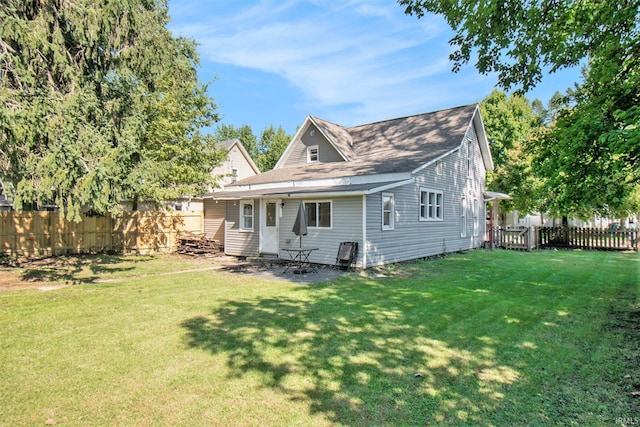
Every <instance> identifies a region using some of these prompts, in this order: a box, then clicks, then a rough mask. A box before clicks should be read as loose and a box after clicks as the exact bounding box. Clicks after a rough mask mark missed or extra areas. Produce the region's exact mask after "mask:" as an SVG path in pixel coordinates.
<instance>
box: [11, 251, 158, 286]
mask: <svg viewBox="0 0 640 427" xmlns="http://www.w3.org/2000/svg"><path fill="white" fill-rule="evenodd" d="M151 258H152V257H151V256H139V257H135V258H132V257H125V256H118V255H108V254H98V255H77V256H57V257H50V258H43V259H39V260H35V261H31V262H28V263H24V264H22V265H21V267H22V269H23V272H22V274H21V279H22V280H23V281H25V282H62V283H72V284H88V283H95V282H96V281H97V280H99V279H100V278H101V277H103V276H105V275H109V274H113V273H118V272H125V271H131V270H133V269H134V268H135V265H132V263H133V264H135V263H141V262H146V261H149V259H151ZM125 262H126V263H125Z"/></svg>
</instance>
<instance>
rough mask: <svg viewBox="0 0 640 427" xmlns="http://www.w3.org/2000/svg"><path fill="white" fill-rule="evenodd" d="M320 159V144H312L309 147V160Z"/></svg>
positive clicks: (309, 161)
mask: <svg viewBox="0 0 640 427" xmlns="http://www.w3.org/2000/svg"><path fill="white" fill-rule="evenodd" d="M318 160H320V157H319V152H318V146H317V145H312V146H310V147H307V162H308V163H313V162H317V161H318Z"/></svg>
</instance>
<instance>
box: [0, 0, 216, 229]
mask: <svg viewBox="0 0 640 427" xmlns="http://www.w3.org/2000/svg"><path fill="white" fill-rule="evenodd" d="M168 19H169V18H168V14H167V5H166V1H164V0H119V1H115V0H78V1H74V2H62V1H47V2H43V1H35V0H32V1H17V0H8V1H5V2H3V3H2V5H0V22H1V23H2V25H0V179H1V180H3V181H10V182H13V183H15V184H16V186H15V187H16V194H15V196H16V198H15V205H16V207H17V208H21V207H22V206H24V205H27V204H29V203H33V202H35V203H39V204H40V203H44V202H46V201H53V202H54V203H56V204H57V205H58V206H60V207H61V209H62V210H63V211H64V212H65V213H66V216H67V217H68V218H69V219H75V220H79V219H80V216H79V213H80V211H81V210H82V209H91V210H92V211H94V212H97V213H100V214H104V213H107V212H110V213H111V214H117V213H118V212H120V210H121V209H122V207H121V201H122V200H123V199H126V198H131V199H134V200H136V199H138V198H141V199H145V200H149V201H161V200H166V199H170V198H175V197H178V196H180V195H185V194H193V193H198V192H201V191H205V190H206V188H207V187H208V186H209V185H210V184H211V182H210V181H211V176H210V174H209V171H210V169H211V167H213V166H214V165H215V164H216V163H219V162H220V160H221V159H222V154H221V153H220V152H219V151H217V150H215V146H214V141H213V138H211V137H207V136H205V135H203V134H202V133H201V132H200V130H199V129H200V128H201V127H203V126H209V125H211V124H213V123H214V122H215V121H217V115H216V114H215V109H216V106H215V104H214V103H213V100H212V99H211V98H210V97H209V96H208V95H207V94H206V89H207V88H206V86H204V85H201V84H199V83H198V81H197V76H196V66H197V64H198V57H197V54H196V51H195V44H194V43H193V42H192V41H190V40H187V39H184V38H175V37H173V36H172V35H171V33H170V32H169V31H168V30H167V29H166V24H167V23H168Z"/></svg>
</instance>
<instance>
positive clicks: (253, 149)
mask: <svg viewBox="0 0 640 427" xmlns="http://www.w3.org/2000/svg"><path fill="white" fill-rule="evenodd" d="M213 137H214V139H215V140H216V141H218V142H221V141H226V140H229V139H239V140H240V142H241V143H242V145H243V146H244V149H245V150H247V153H249V156H251V158H252V159H253V160H254V161H255V160H256V159H257V158H258V142H257V141H258V140H257V138H256V136H255V135H254V134H253V130H251V126H249V125H242V126H241V127H240V128H239V129H236V128H235V127H234V126H233V125H225V124H221V125H219V126H218V127H217V128H216V131H215V133H214V136H213Z"/></svg>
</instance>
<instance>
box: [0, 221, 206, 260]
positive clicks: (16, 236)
mask: <svg viewBox="0 0 640 427" xmlns="http://www.w3.org/2000/svg"><path fill="white" fill-rule="evenodd" d="M202 230H203V218H202V212H161V211H158V212H156V211H153V212H151V211H137V212H126V213H124V214H122V215H121V216H119V217H117V218H112V217H110V216H106V217H92V216H83V218H82V221H81V222H78V223H76V222H71V221H67V220H65V219H64V218H63V216H62V215H61V214H60V213H59V212H0V255H4V256H11V257H18V256H27V257H34V256H50V255H65V254H81V253H97V252H118V253H148V252H168V251H174V250H175V249H176V247H177V239H176V238H177V236H178V235H179V234H180V233H181V232H190V233H202Z"/></svg>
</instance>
